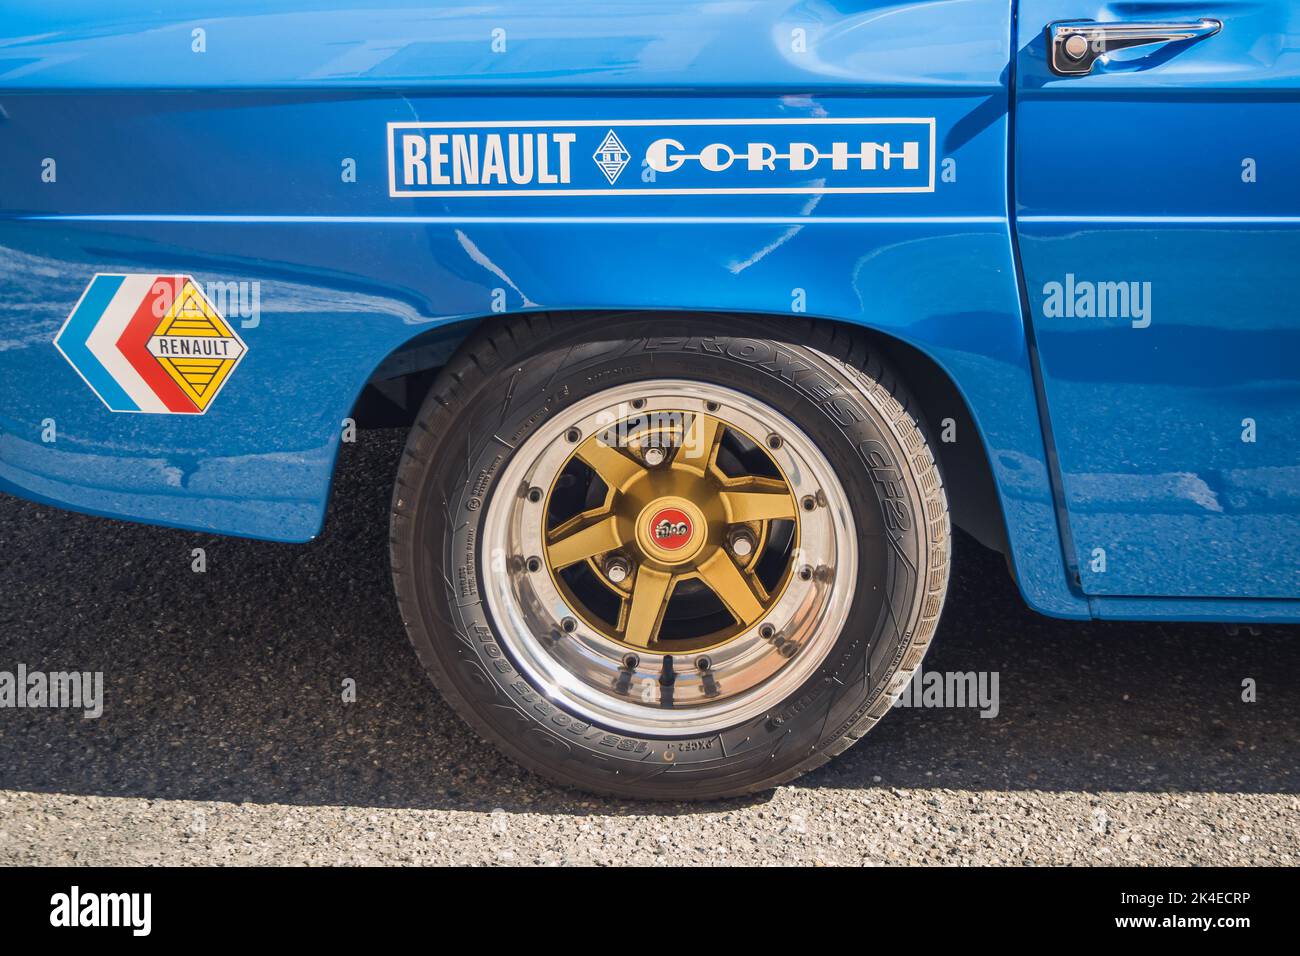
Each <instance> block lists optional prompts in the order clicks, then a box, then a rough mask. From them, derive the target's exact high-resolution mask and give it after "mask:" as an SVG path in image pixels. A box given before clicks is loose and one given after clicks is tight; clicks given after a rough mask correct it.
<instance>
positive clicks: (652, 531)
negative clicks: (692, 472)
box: [636, 497, 708, 564]
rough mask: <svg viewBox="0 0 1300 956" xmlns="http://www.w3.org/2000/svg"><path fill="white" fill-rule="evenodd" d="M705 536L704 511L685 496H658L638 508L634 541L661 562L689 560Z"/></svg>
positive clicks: (701, 544) (706, 530)
mask: <svg viewBox="0 0 1300 956" xmlns="http://www.w3.org/2000/svg"><path fill="white" fill-rule="evenodd" d="M707 536H708V523H707V522H706V521H705V519H704V515H703V513H702V512H701V511H700V509H699V508H697V507H695V505H694V504H692V503H691V502H690V501H687V500H686V499H685V498H678V497H665V498H658V499H656V500H655V501H652V502H650V504H648V505H647V506H646V507H645V508H644V509H643V510H642V511H641V515H640V517H638V518H637V522H636V538H637V544H639V545H640V546H641V550H642V551H644V552H645V553H646V555H647V556H649V557H651V558H653V559H655V560H656V561H660V562H662V563H664V564H681V563H683V562H685V561H689V560H690V559H691V558H693V557H695V555H696V554H698V553H699V551H700V548H701V547H702V546H703V544H704V540H705V538H706V537H707Z"/></svg>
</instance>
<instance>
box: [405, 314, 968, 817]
mask: <svg viewBox="0 0 1300 956" xmlns="http://www.w3.org/2000/svg"><path fill="white" fill-rule="evenodd" d="M910 405H911V402H910V401H909V399H908V397H907V394H906V392H905V391H904V390H903V388H902V386H901V385H900V384H899V383H898V382H897V381H896V379H895V378H894V376H893V373H892V372H891V371H890V370H889V368H888V367H887V366H886V365H885V364H884V362H882V361H881V359H880V358H879V357H878V356H876V355H874V354H873V353H872V352H871V351H870V350H869V349H868V348H867V347H866V345H865V340H864V339H863V338H861V337H858V336H856V335H853V334H849V333H847V332H845V331H844V330H842V329H835V328H833V327H829V326H824V325H821V324H817V323H813V322H806V321H802V320H793V319H791V320H785V321H778V320H774V319H755V318H741V317H719V316H689V315H676V316H663V315H658V316H654V317H649V316H636V315H623V316H617V317H613V316H579V317H562V318H561V317H555V318H552V317H547V316H545V315H538V316H529V317H523V318H517V319H512V320H507V321H504V322H502V323H497V324H493V325H491V326H489V327H487V328H486V329H484V330H481V331H480V332H479V333H477V334H476V335H475V336H474V337H473V338H472V339H471V341H469V342H468V343H467V344H466V345H465V346H464V347H463V348H462V350H461V352H460V353H459V354H458V357H457V358H456V359H454V360H453V361H452V362H451V363H450V364H449V365H448V366H447V367H446V368H445V369H444V370H443V372H442V373H441V375H440V377H439V378H438V380H437V382H436V383H435V385H434V387H433V389H432V391H431V393H430V394H429V396H428V398H427V399H426V400H425V402H424V405H423V407H422V409H421V411H420V413H419V416H418V419H417V421H416V423H415V425H414V427H413V429H412V431H411V435H410V438H409V440H408V443H407V447H406V451H405V454H404V456H403V459H402V463H401V466H400V469H399V472H398V476H397V481H396V486H395V490H394V495H393V505H392V536H391V560H392V568H393V577H394V581H395V584H396V589H397V596H398V603H399V606H400V608H401V612H402V615H403V618H404V620H405V623H406V626H407V629H408V632H409V635H410V638H411V641H412V643H413V644H414V646H415V649H416V651H417V653H418V654H419V657H420V659H421V661H422V662H423V663H424V665H425V667H426V668H427V670H428V672H429V674H430V675H431V676H432V678H433V681H434V683H435V684H436V685H437V687H438V688H439V689H440V691H441V692H442V694H443V695H444V697H445V698H446V700H447V701H448V702H449V703H450V704H451V705H452V706H453V707H454V708H455V709H456V710H457V711H458V712H459V713H460V714H461V715H462V716H463V717H464V718H465V719H466V720H467V721H468V722H469V723H470V725H471V726H472V727H474V728H475V729H476V730H477V731H478V732H479V733H480V734H482V735H483V736H484V737H486V738H487V739H489V740H490V741H492V742H493V743H495V744H496V745H497V746H498V747H500V748H501V749H502V750H503V751H504V752H505V753H507V754H508V755H509V756H511V757H512V758H514V759H515V760H517V761H518V762H519V763H521V764H523V765H524V766H526V767H529V768H531V769H533V770H536V771H537V772H539V773H541V774H544V775H545V776H547V777H549V778H550V779H552V780H554V781H557V782H559V783H561V784H564V785H569V786H574V787H580V788H583V789H586V790H591V791H598V792H604V793H610V794H616V795H620V796H628V797H640V798H658V799H705V798H716V797H723V796H730V795H736V794H742V793H748V792H752V791H756V790H761V789H765V788H769V787H772V786H775V785H776V784H779V783H782V782H784V781H787V780H790V779H792V778H794V777H795V776H797V775H798V774H800V773H802V772H804V771H806V770H808V769H810V768H812V767H815V766H818V765H819V764H821V763H823V762H824V761H826V760H827V759H829V758H830V757H831V756H832V755H834V754H836V753H839V752H840V751H842V750H844V749H845V748H846V747H848V746H849V745H850V744H852V743H853V742H854V741H856V740H857V739H858V738H859V737H861V736H862V735H863V734H864V733H866V731H867V730H869V729H870V728H871V727H872V726H873V725H874V724H875V722H876V721H877V720H878V719H879V718H880V717H881V716H883V715H884V714H885V712H886V711H887V710H888V709H889V708H890V706H891V704H892V701H893V699H894V698H895V697H896V696H897V693H898V692H899V691H900V690H901V689H902V687H903V685H904V683H905V682H906V680H907V679H908V678H909V677H910V675H911V673H912V671H913V670H914V669H915V668H916V667H917V666H918V665H919V664H920V662H921V658H922V656H923V655H924V653H925V650H926V648H927V647H928V645H929V643H930V639H931V637H932V635H933V633H934V629H935V626H936V623H937V621H938V617H939V612H940V610H941V607H942V604H943V598H944V593H945V590H946V588H947V576H948V552H949V547H950V537H949V526H948V514H947V504H946V501H945V498H944V492H943V487H942V483H941V481H940V478H939V474H938V470H937V468H936V466H935V462H934V458H933V456H932V454H931V452H930V449H929V446H928V444H927V442H926V439H925V437H924V434H923V432H922V429H921V426H920V425H919V423H918V421H917V419H916V418H915V417H914V416H913V415H912V414H911V413H910V412H909V411H908V409H909V407H910Z"/></svg>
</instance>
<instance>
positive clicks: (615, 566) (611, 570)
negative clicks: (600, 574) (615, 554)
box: [605, 557, 632, 584]
mask: <svg viewBox="0 0 1300 956" xmlns="http://www.w3.org/2000/svg"><path fill="white" fill-rule="evenodd" d="M631 573H632V565H631V563H630V562H629V561H628V560H627V558H621V557H620V558H610V559H609V560H608V561H606V562H605V577H607V578H609V579H610V580H611V581H612V582H614V583H615V584H622V583H623V582H624V581H626V580H627V576H628V575H629V574H631Z"/></svg>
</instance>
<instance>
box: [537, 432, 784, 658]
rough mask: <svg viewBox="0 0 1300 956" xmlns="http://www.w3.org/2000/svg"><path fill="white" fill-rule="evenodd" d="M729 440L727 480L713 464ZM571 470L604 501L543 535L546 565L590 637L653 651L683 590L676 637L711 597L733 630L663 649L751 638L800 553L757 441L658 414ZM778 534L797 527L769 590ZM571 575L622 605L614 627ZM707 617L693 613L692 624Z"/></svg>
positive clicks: (610, 435) (600, 442)
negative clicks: (764, 560)
mask: <svg viewBox="0 0 1300 956" xmlns="http://www.w3.org/2000/svg"><path fill="white" fill-rule="evenodd" d="M729 433H730V434H732V436H733V446H732V450H731V451H729V452H728V455H730V456H731V457H730V459H729V460H728V463H727V464H728V467H727V468H724V466H723V464H722V463H721V462H720V461H719V455H720V454H722V452H723V437H724V435H727V434H729ZM651 452H654V454H653V455H652V454H651ZM745 457H747V458H748V461H749V465H757V466H758V467H757V469H756V471H757V473H756V472H755V471H754V470H751V469H750V468H749V465H747V464H746V463H745V461H744V460H742V459H743V458H745ZM575 460H576V461H577V462H580V463H581V464H582V465H583V466H585V469H586V470H587V471H588V472H589V473H594V474H595V476H597V477H598V478H599V480H600V484H601V485H603V486H604V490H605V493H604V496H603V500H600V501H599V502H594V501H589V500H586V499H584V500H583V504H584V505H585V507H584V508H583V510H581V511H576V513H575V512H574V509H573V508H572V507H570V509H569V511H568V513H569V515H570V516H569V517H567V518H563V519H561V520H559V521H558V522H557V523H555V524H553V525H552V524H548V525H546V526H545V532H544V534H545V557H546V564H547V567H548V569H549V571H550V573H551V576H552V580H553V581H555V583H556V586H557V588H558V589H559V590H560V593H561V594H562V595H564V596H565V598H566V600H568V601H569V602H570V607H572V608H573V609H574V610H575V612H576V613H577V615H578V616H580V617H581V618H582V620H583V621H585V622H586V623H587V624H588V625H589V626H591V627H592V628H593V629H594V630H597V631H598V632H600V633H602V634H604V635H606V636H608V637H609V638H610V639H611V640H615V641H617V642H619V643H621V644H623V645H624V646H626V647H630V648H634V649H638V648H655V649H657V648H659V646H660V645H661V641H660V631H661V626H662V625H663V623H664V620H665V613H666V611H667V609H668V604H669V602H670V600H671V599H672V598H673V597H674V595H675V593H676V592H677V588H678V585H682V586H683V587H684V589H685V591H684V601H685V603H686V605H687V607H688V610H687V611H685V612H683V614H682V615H681V617H680V620H679V621H676V622H675V623H674V625H673V626H674V628H675V631H676V632H680V631H682V630H689V629H690V627H691V624H690V623H689V620H690V619H691V615H692V612H691V611H690V610H689V608H690V607H691V606H692V602H694V607H696V608H700V607H706V606H707V604H708V599H707V597H706V596H704V595H705V594H707V592H712V595H713V597H714V598H715V600H714V601H713V605H714V607H718V605H720V608H719V611H720V612H721V613H722V614H723V615H724V616H725V615H730V616H731V617H732V618H733V623H731V624H722V625H720V626H718V627H715V628H714V629H713V630H712V631H710V632H709V633H707V634H703V635H697V634H688V635H686V636H673V637H670V638H667V639H666V643H664V644H663V646H664V647H665V648H667V649H671V650H676V651H682V652H685V651H688V650H692V651H693V650H698V649H700V648H706V647H714V646H720V645H721V644H723V643H725V642H726V641H728V640H730V639H731V638H733V637H735V636H736V635H738V634H740V633H741V632H743V631H744V630H745V629H746V628H750V627H753V626H755V625H756V624H757V623H758V621H759V620H760V619H761V618H762V617H763V615H764V614H765V613H767V610H768V609H769V608H770V607H771V606H772V605H774V604H775V603H776V601H777V599H778V598H779V597H780V595H781V592H782V591H783V589H784V587H785V584H786V582H788V581H789V579H790V574H791V569H792V567H793V565H792V562H793V558H792V557H790V555H793V554H794V553H795V549H797V548H798V546H799V538H798V536H799V515H798V509H797V508H796V504H795V499H794V496H793V494H792V493H791V490H790V484H789V482H788V481H787V480H786V479H785V477H784V475H783V473H782V472H781V469H780V467H779V466H778V465H777V464H776V462H775V461H774V460H773V459H772V457H771V455H770V454H769V453H768V452H767V450H766V449H765V448H764V447H763V445H762V444H760V442H759V441H756V440H755V439H754V438H753V437H751V436H749V435H747V434H746V433H744V432H742V431H740V429H738V428H736V427H734V426H732V425H729V424H727V423H726V422H724V421H723V420H722V419H720V418H718V417H716V416H714V415H711V414H708V413H706V412H700V411H689V412H688V411H680V410H658V411H654V412H647V413H645V414H643V415H639V416H633V417H631V418H629V419H627V420H626V421H623V422H617V423H615V424H614V425H612V426H609V427H606V428H604V429H603V430H602V431H600V432H593V433H590V434H588V436H587V437H586V438H585V439H584V440H582V441H581V442H580V443H579V445H578V447H577V448H576V449H574V450H573V452H572V457H571V458H570V462H573V461H575ZM567 467H568V466H567V465H566V466H565V468H567ZM564 474H566V471H565V469H561V472H560V474H558V475H557V476H556V478H555V480H554V481H553V483H552V486H551V491H550V492H549V494H550V496H551V497H550V498H548V501H549V500H553V497H554V495H555V494H556V492H557V488H558V484H559V481H560V477H561V476H562V475H564ZM778 476H779V477H778ZM579 487H588V488H589V487H590V486H584V485H579ZM546 520H548V521H549V519H546ZM774 522H788V523H789V524H790V525H792V526H793V527H792V529H791V530H789V531H787V532H785V535H786V537H785V543H783V544H782V545H781V547H782V548H784V549H788V554H787V556H786V557H785V562H784V563H785V565H786V566H785V568H784V570H783V571H782V572H781V573H780V575H779V576H778V577H776V578H774V579H771V580H768V581H767V583H764V581H763V579H762V577H761V575H760V573H759V570H758V568H759V558H760V556H761V554H762V549H763V548H764V547H765V546H766V545H765V542H766V541H767V540H768V538H769V535H770V534H771V532H772V526H773V523H774ZM738 542H739V543H738ZM574 566H581V567H583V568H585V573H587V574H588V575H589V579H592V580H594V581H595V586H596V587H600V588H603V589H604V590H603V591H600V592H596V593H595V600H597V601H600V600H604V599H605V597H606V595H607V594H609V593H612V594H613V595H614V596H615V597H616V598H617V599H618V601H619V607H618V611H617V615H615V614H613V613H610V612H606V613H604V614H601V613H597V612H595V611H593V609H592V605H591V604H590V603H588V602H586V601H583V600H581V599H580V598H579V597H578V591H575V588H582V587H585V586H586V585H585V584H584V583H583V582H582V581H581V580H579V579H576V578H575V579H573V580H570V578H569V577H568V576H567V575H568V573H569V572H568V571H567V569H568V568H570V567H574ZM714 613H715V612H714V611H712V610H708V611H705V612H699V611H696V612H695V618H700V617H706V618H707V617H708V616H709V615H712V614H714ZM682 622H687V623H682Z"/></svg>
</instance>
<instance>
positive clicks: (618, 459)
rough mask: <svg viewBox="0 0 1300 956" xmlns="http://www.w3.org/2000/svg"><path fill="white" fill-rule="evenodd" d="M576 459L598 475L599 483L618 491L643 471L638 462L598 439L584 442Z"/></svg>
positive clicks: (643, 468)
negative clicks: (579, 459)
mask: <svg viewBox="0 0 1300 956" xmlns="http://www.w3.org/2000/svg"><path fill="white" fill-rule="evenodd" d="M578 457H579V458H581V459H582V460H583V461H584V462H586V463H587V465H588V466H589V467H590V468H591V470H592V471H594V472H595V473H596V474H598V475H600V480H601V481H603V482H604V483H605V484H606V485H608V486H609V487H610V488H613V489H615V490H618V491H622V490H623V489H624V488H626V487H627V486H628V484H630V483H631V481H632V480H633V479H634V478H636V477H637V476H639V475H641V474H642V473H644V471H645V467H644V466H643V465H641V464H640V463H639V462H637V461H636V460H634V459H632V458H630V457H629V456H627V455H625V454H623V452H621V451H619V450H618V449H617V448H616V447H614V446H613V445H606V444H605V443H604V442H602V441H601V440H600V439H599V438H597V439H595V440H594V441H588V442H584V443H583V444H582V446H581V447H580V448H579V449H578Z"/></svg>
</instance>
